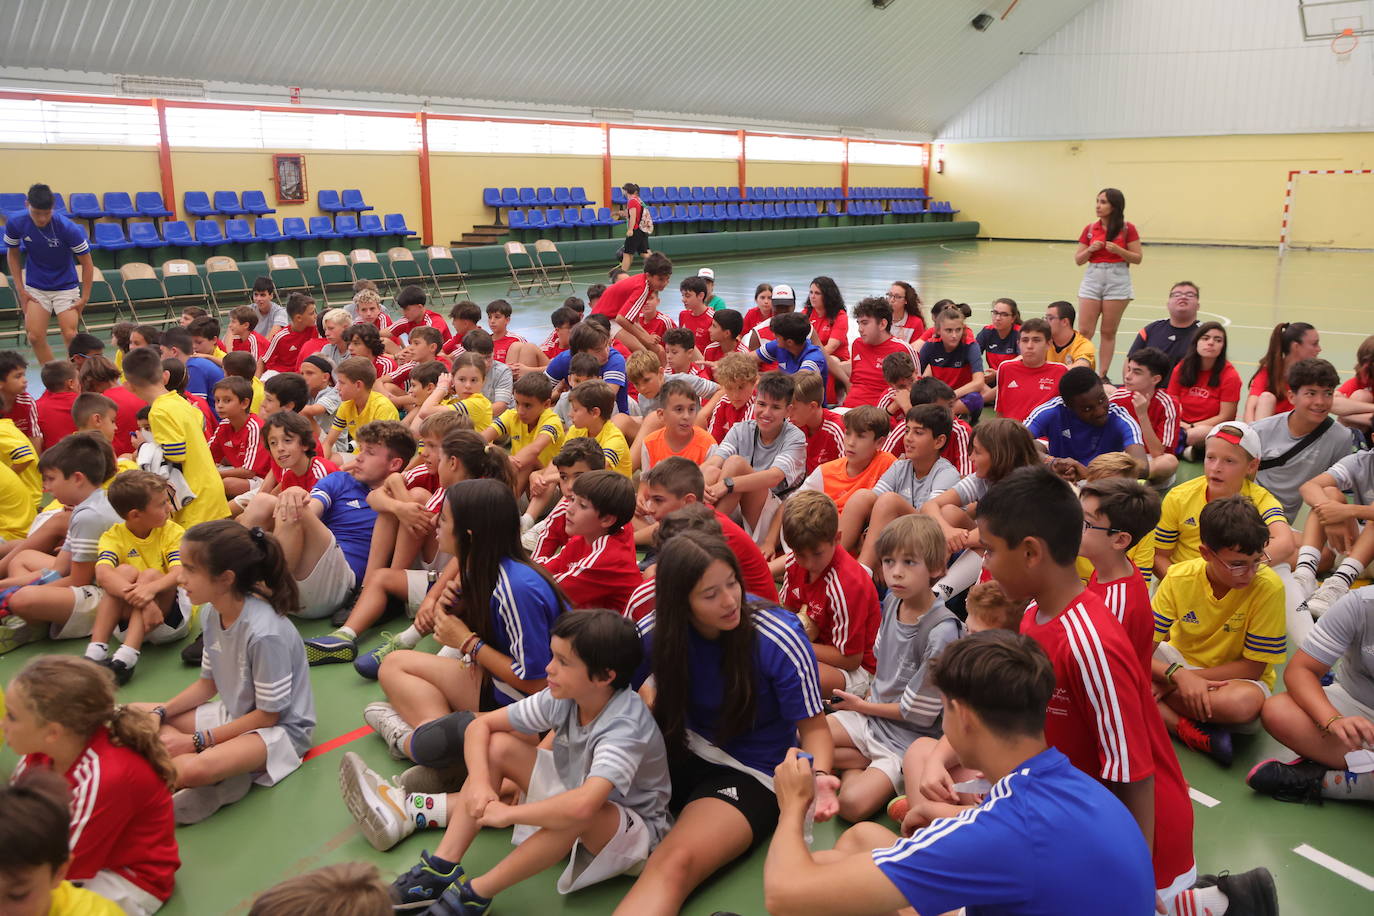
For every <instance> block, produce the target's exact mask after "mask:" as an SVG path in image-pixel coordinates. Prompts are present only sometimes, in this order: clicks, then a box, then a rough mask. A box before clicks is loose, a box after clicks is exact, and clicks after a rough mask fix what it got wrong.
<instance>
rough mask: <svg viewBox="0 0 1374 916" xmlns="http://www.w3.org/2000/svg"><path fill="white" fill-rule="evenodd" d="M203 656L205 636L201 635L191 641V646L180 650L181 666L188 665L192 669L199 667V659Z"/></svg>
mask: <svg viewBox="0 0 1374 916" xmlns="http://www.w3.org/2000/svg"><path fill="white" fill-rule="evenodd" d="M203 655H205V635H204V634H203V633H202V634H201V635H199V636H197V637H196V638H195V639H194V640H192V641H191V644H190V645H189V646H187V647H186V648H184V649H182V650H181V661H182V664H185V665H190V666H191V667H192V668H199V667H200V660H201V657H202V656H203Z"/></svg>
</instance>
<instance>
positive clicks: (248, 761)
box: [172, 721, 267, 789]
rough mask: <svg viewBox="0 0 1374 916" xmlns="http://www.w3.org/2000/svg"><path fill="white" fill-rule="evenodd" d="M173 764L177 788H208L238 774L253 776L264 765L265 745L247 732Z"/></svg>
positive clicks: (185, 755) (175, 758)
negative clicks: (250, 774)
mask: <svg viewBox="0 0 1374 916" xmlns="http://www.w3.org/2000/svg"><path fill="white" fill-rule="evenodd" d="M192 728H194V721H193V723H192ZM172 764H173V765H174V766H175V767H176V770H177V788H179V789H185V788H190V787H192V786H210V785H214V784H215V783H217V782H223V781H224V780H226V779H228V778H229V777H230V776H237V775H238V774H239V773H256V772H257V771H259V770H261V769H263V768H264V767H265V766H266V765H267V745H266V744H264V743H263V740H262V738H260V737H258V735H257V734H256V733H254V732H249V733H248V734H246V735H239V736H238V737H237V738H230V739H229V740H228V741H226V742H224V743H223V744H216V745H215V746H214V747H211V748H206V749H205V750H204V751H202V752H201V753H199V754H182V755H181V756H180V757H174V758H172Z"/></svg>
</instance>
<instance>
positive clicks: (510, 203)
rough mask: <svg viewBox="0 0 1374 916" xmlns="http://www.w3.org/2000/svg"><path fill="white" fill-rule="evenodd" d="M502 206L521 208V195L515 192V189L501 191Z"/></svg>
mask: <svg viewBox="0 0 1374 916" xmlns="http://www.w3.org/2000/svg"><path fill="white" fill-rule="evenodd" d="M501 206H503V207H518V206H520V194H519V193H518V192H517V191H516V190H515V188H502V189H501Z"/></svg>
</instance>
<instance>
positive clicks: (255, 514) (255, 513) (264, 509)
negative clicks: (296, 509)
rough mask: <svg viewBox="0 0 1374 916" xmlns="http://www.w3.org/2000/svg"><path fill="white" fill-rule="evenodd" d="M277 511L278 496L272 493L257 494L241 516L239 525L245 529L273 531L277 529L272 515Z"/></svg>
mask: <svg viewBox="0 0 1374 916" xmlns="http://www.w3.org/2000/svg"><path fill="white" fill-rule="evenodd" d="M276 509H277V497H276V496H274V495H273V494H271V493H257V494H255V495H254V496H253V498H252V499H251V500H249V501H248V505H247V506H246V507H245V508H244V510H243V512H242V514H240V515H239V517H238V523H239V524H240V525H242V526H243V527H245V528H266V529H267V530H268V531H271V530H272V529H273V527H275V519H273V518H272V513H273V512H275V511H276Z"/></svg>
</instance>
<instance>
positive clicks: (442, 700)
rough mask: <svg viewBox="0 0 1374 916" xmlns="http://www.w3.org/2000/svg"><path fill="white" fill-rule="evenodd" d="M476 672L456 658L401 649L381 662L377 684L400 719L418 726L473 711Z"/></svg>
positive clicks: (476, 696)
mask: <svg viewBox="0 0 1374 916" xmlns="http://www.w3.org/2000/svg"><path fill="white" fill-rule="evenodd" d="M480 670H481V669H479V668H476V667H473V668H464V667H463V664H462V662H460V661H458V659H456V658H443V657H442V656H438V655H430V654H428V653H426V652H414V651H411V650H408V649H402V650H399V651H396V652H393V653H391V654H390V655H388V656H387V657H386V659H385V660H384V661H383V662H382V668H381V671H380V672H379V673H378V678H377V680H378V681H379V682H380V683H381V685H382V692H383V693H385V694H386V698H387V701H388V702H390V703H391V705H392V707H394V708H395V710H396V712H398V713H400V715H401V718H403V719H405V720H406V722H408V723H410V724H411V725H414V726H417V727H418V726H420V725H423V724H425V723H426V722H429V721H431V720H433V719H437V718H439V717H440V716H446V715H448V714H449V713H451V712H455V711H457V710H460V709H466V710H470V711H472V712H476V711H477V699H478V693H479V687H480V684H481V674H480Z"/></svg>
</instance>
